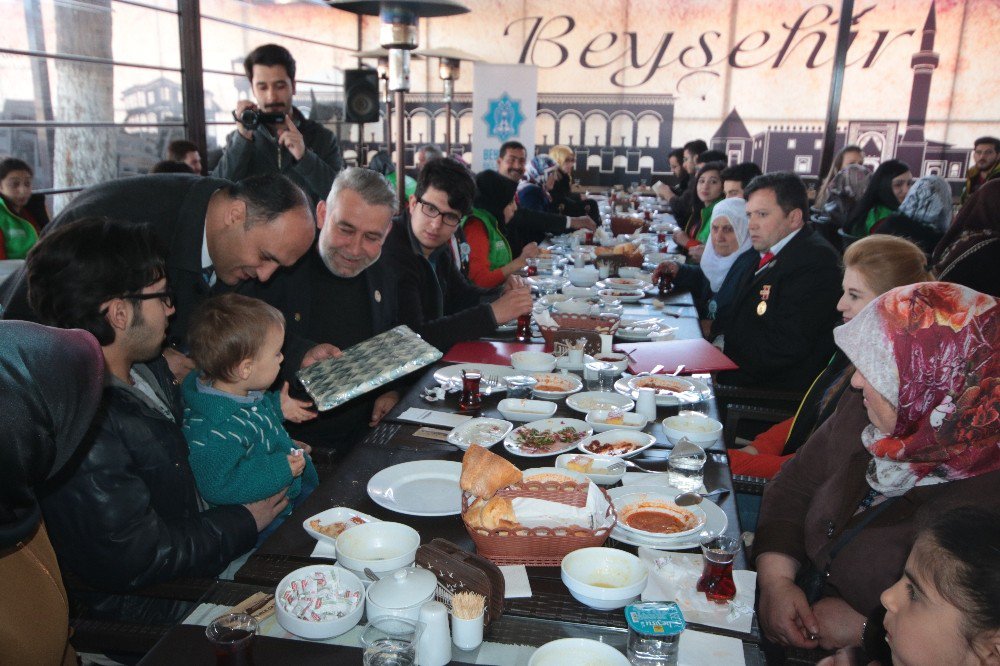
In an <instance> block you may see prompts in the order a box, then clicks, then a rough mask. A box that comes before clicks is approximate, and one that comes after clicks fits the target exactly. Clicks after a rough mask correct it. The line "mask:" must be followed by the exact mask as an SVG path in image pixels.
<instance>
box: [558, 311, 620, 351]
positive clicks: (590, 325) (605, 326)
mask: <svg viewBox="0 0 1000 666" xmlns="http://www.w3.org/2000/svg"><path fill="white" fill-rule="evenodd" d="M551 316H552V321H553V322H555V324H556V325H555V326H543V325H541V324H539V325H538V330H539V331H541V332H542V337H543V338H544V339H545V349H546V351H551V350H553V349H554V348H555V343H556V340H557V339H558V340H560V341H563V340H565V339H566V337H567V336H565V335H562V333H563V332H565V331H569V332H570V335H569V336H568V337H570V338H571V339H574V340H576V339H579V338H581V337H584V338H588V344H587V348H586V353H587V354H595V353H596V352H595V351H594V346H597V345H599V344H600V338H599V337H597V338H591V336H590V335H588V334H596V335H597V336H600V335H601V334H602V333H603V334H613V333H614V332H615V330H616V329H617V328H618V324H619V323H620V322H621V317H620V316H618V315H613V314H603V315H585V314H571V313H568V312H553V313H552V315H551ZM557 334H559V335H558V337H557Z"/></svg>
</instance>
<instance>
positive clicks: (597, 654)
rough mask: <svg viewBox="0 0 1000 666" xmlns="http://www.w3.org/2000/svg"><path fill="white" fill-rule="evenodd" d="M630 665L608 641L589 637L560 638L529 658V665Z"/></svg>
mask: <svg viewBox="0 0 1000 666" xmlns="http://www.w3.org/2000/svg"><path fill="white" fill-rule="evenodd" d="M566 664H578V665H579V666H595V665H597V664H600V666H629V661H628V659H627V658H626V657H625V655H623V654H622V653H621V652H619V651H618V650H616V649H614V648H613V647H611V646H610V645H607V644H606V643H602V642H600V641H595V640H591V639H589V638H560V639H559V640H555V641H551V642H548V643H546V644H545V645H543V646H541V647H540V648H538V649H537V650H535V651H534V652H533V653H532V655H531V657H530V658H529V659H528V666H566Z"/></svg>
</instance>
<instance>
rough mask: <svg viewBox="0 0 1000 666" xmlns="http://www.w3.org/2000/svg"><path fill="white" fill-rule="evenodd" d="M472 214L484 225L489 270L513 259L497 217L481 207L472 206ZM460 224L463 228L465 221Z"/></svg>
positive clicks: (493, 269) (504, 264)
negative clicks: (487, 245) (487, 242)
mask: <svg viewBox="0 0 1000 666" xmlns="http://www.w3.org/2000/svg"><path fill="white" fill-rule="evenodd" d="M472 216H473V217H476V218H477V219H479V220H480V221H481V222H482V223H483V226H484V227H486V235H487V236H488V237H489V241H490V270H491V271H495V270H496V269H498V268H500V267H501V266H506V265H507V264H509V263H510V262H512V261H514V253H513V252H511V251H510V243H508V242H507V238H506V237H505V236H504V235H503V234H502V233H501V232H500V227H499V225H498V224H497V219H496V218H495V217H493V214H492V213H490V212H489V211H488V210H485V209H483V208H473V209H472ZM466 219H468V218H466ZM462 226H463V228H464V226H465V222H462Z"/></svg>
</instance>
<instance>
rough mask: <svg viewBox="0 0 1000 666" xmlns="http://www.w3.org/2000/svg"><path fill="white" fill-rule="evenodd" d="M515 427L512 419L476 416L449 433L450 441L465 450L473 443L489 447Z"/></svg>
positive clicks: (485, 447)
mask: <svg viewBox="0 0 1000 666" xmlns="http://www.w3.org/2000/svg"><path fill="white" fill-rule="evenodd" d="M513 428H514V424H513V423H511V422H510V421H501V420H500V419H489V418H483V417H479V418H474V419H470V420H468V421H466V422H465V423H463V424H462V425H460V426H458V427H456V428H455V429H454V430H452V431H451V432H450V433H448V443H450V444H454V445H455V446H457V447H458V448H460V449H462V450H463V451H464V450H465V449H467V448H469V447H470V446H472V445H473V444H478V445H479V446H481V447H483V448H484V449H488V448H490V447H491V446H493V445H494V444H496V443H497V442H500V441H502V440H503V438H504V437H506V436H507V434H508V433H509V432H510V431H511V430H512V429H513Z"/></svg>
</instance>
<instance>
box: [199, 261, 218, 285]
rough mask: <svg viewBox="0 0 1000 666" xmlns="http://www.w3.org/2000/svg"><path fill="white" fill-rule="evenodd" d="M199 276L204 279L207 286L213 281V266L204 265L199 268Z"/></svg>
mask: <svg viewBox="0 0 1000 666" xmlns="http://www.w3.org/2000/svg"><path fill="white" fill-rule="evenodd" d="M201 277H202V278H203V279H204V280H205V284H207V285H208V286H209V287H211V286H212V283H213V282H215V266H206V267H205V268H202V269H201Z"/></svg>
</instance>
